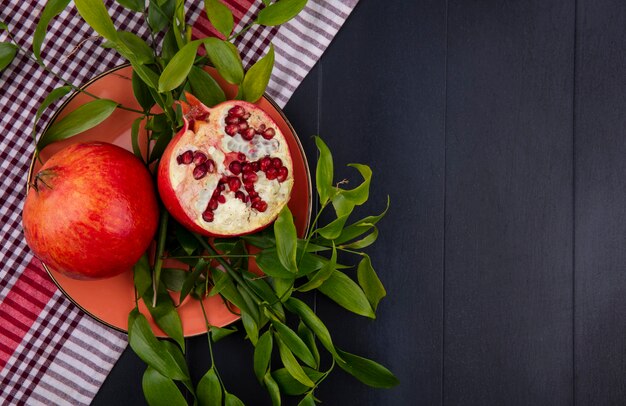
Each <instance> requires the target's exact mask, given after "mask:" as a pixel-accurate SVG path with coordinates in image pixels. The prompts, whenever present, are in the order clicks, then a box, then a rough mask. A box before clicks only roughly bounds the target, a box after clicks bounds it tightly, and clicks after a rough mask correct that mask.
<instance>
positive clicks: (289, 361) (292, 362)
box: [276, 340, 315, 388]
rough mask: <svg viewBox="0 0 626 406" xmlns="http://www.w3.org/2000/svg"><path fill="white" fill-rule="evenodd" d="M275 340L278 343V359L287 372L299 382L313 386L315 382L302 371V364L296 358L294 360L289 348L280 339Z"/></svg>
mask: <svg viewBox="0 0 626 406" xmlns="http://www.w3.org/2000/svg"><path fill="white" fill-rule="evenodd" d="M276 341H277V343H278V352H279V353H280V360H281V361H282V362H283V365H284V366H285V368H286V369H287V371H289V374H290V375H291V376H293V377H294V378H295V379H296V380H297V381H298V382H300V383H301V384H303V385H306V386H308V387H310V388H312V387H314V386H315V383H314V382H313V381H312V380H311V378H309V376H308V375H307V374H306V373H305V372H304V370H303V369H302V366H301V365H300V364H299V363H298V360H296V357H294V355H293V353H292V352H291V350H290V349H289V348H288V347H287V346H286V345H285V344H284V343H283V342H282V341H281V340H276Z"/></svg>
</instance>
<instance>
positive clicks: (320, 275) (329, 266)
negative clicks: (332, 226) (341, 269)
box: [298, 244, 337, 292]
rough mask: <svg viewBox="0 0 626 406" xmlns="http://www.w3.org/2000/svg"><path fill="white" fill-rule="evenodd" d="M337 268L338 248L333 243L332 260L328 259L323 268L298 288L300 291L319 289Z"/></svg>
mask: <svg viewBox="0 0 626 406" xmlns="http://www.w3.org/2000/svg"><path fill="white" fill-rule="evenodd" d="M336 269H337V248H335V245H334V244H333V253H332V255H331V257H330V261H328V262H327V263H326V264H324V266H323V267H322V269H320V270H319V271H318V272H317V273H316V274H315V275H313V276H312V277H310V278H309V281H308V282H307V283H305V284H304V285H302V286H300V287H299V288H298V290H299V291H300V292H308V291H310V290H313V289H317V288H318V287H320V285H321V284H322V283H324V282H325V281H326V280H327V279H328V278H330V276H331V275H332V274H333V272H335V270H336Z"/></svg>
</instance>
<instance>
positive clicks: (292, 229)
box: [274, 205, 298, 273]
mask: <svg viewBox="0 0 626 406" xmlns="http://www.w3.org/2000/svg"><path fill="white" fill-rule="evenodd" d="M274 236H275V237H276V251H277V252H278V259H279V260H280V263H281V264H282V265H283V266H284V267H285V268H286V269H287V270H288V271H290V272H293V273H296V272H298V264H297V262H296V251H297V248H298V235H297V233H296V226H295V224H294V223H293V216H292V215H291V211H289V207H287V206H286V205H285V207H283V209H282V210H281V211H280V213H279V214H278V218H277V219H276V221H275V222H274Z"/></svg>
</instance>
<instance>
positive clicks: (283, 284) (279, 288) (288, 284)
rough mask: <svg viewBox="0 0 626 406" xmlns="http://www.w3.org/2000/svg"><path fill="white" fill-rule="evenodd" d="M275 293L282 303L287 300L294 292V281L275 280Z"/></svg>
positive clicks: (290, 279)
mask: <svg viewBox="0 0 626 406" xmlns="http://www.w3.org/2000/svg"><path fill="white" fill-rule="evenodd" d="M273 282H274V291H276V295H277V296H278V297H279V298H280V300H281V301H282V302H284V301H285V300H287V299H288V298H289V297H290V296H291V292H293V283H294V279H293V277H291V278H274V279H273Z"/></svg>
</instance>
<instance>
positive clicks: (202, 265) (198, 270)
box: [180, 259, 208, 303]
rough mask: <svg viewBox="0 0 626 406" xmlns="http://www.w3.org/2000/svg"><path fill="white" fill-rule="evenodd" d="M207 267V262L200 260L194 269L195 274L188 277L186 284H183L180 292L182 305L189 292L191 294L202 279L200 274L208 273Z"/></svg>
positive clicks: (192, 273)
mask: <svg viewBox="0 0 626 406" xmlns="http://www.w3.org/2000/svg"><path fill="white" fill-rule="evenodd" d="M207 266H208V264H207V262H206V261H205V260H204V259H200V260H199V261H198V263H197V264H196V266H195V267H194V269H193V272H191V273H190V274H188V275H187V278H185V282H184V283H183V287H182V289H181V290H180V303H182V302H183V300H185V298H186V297H187V295H188V294H189V292H191V289H193V286H194V284H195V283H196V281H197V280H198V278H199V277H200V274H202V272H204V271H206V269H207Z"/></svg>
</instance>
